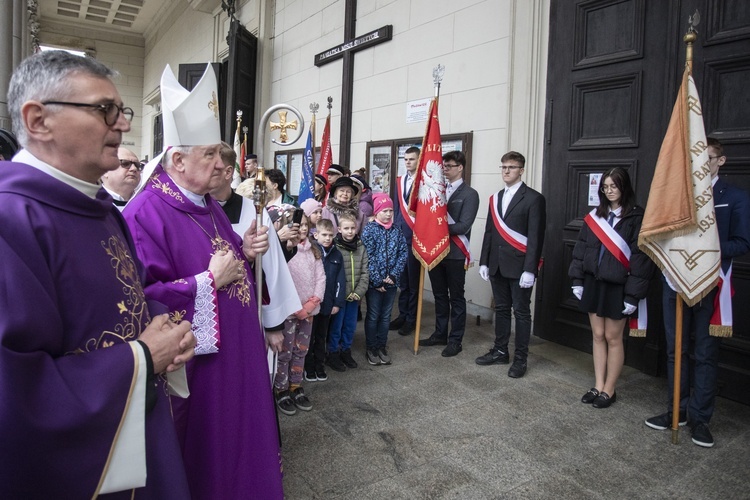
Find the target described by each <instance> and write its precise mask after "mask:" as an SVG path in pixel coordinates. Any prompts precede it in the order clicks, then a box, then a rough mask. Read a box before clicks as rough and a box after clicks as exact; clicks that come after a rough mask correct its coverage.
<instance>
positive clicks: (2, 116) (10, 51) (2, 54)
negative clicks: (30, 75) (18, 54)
mask: <svg viewBox="0 0 750 500" xmlns="http://www.w3.org/2000/svg"><path fill="white" fill-rule="evenodd" d="M17 3H18V2H17V0H0V128H4V129H10V113H9V112H8V97H7V96H8V84H9V83H10V76H11V74H12V73H13V68H14V67H15V65H14V64H13V59H14V52H15V51H14V47H13V46H14V43H13V38H14V37H13V35H14V30H13V24H14V21H15V18H16V15H15V12H14V10H15V4H17Z"/></svg>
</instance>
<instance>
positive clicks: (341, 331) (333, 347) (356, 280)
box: [326, 214, 370, 372]
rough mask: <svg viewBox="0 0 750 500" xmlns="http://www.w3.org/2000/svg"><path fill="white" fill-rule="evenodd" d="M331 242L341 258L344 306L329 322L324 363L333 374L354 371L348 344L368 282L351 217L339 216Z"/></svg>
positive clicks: (355, 325)
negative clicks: (344, 276)
mask: <svg viewBox="0 0 750 500" xmlns="http://www.w3.org/2000/svg"><path fill="white" fill-rule="evenodd" d="M333 242H334V243H335V244H336V248H338V249H339V251H340V252H341V255H342V256H343V257H344V271H345V273H346V292H345V295H346V303H345V304H344V307H342V308H341V310H340V311H339V312H338V314H336V315H335V316H333V317H332V318H331V328H330V330H329V331H328V357H327V360H326V363H327V364H328V366H330V367H331V368H332V369H334V370H336V371H337V372H343V371H346V369H347V368H357V362H356V361H354V358H353V357H352V341H353V340H354V331H355V330H356V329H357V313H358V312H359V301H360V300H362V297H364V296H365V293H366V292H367V288H368V285H369V283H370V279H369V271H368V269H367V251H365V247H364V245H363V243H362V240H360V239H359V236H357V219H356V218H355V217H354V216H353V215H351V214H341V216H339V234H337V235H336V237H335V238H334V240H333Z"/></svg>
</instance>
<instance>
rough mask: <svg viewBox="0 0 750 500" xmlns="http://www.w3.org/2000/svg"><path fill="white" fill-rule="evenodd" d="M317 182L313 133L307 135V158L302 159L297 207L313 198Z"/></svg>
mask: <svg viewBox="0 0 750 500" xmlns="http://www.w3.org/2000/svg"><path fill="white" fill-rule="evenodd" d="M314 187H315V181H314V179H313V151H312V132H308V134H307V145H306V146H305V156H304V158H303V159H302V181H301V182H300V184H299V197H298V198H297V205H299V204H300V203H302V202H303V201H305V200H306V199H308V198H313V197H314V196H315V195H314V194H313V189H314Z"/></svg>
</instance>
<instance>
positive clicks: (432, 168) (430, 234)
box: [409, 99, 451, 271]
mask: <svg viewBox="0 0 750 500" xmlns="http://www.w3.org/2000/svg"><path fill="white" fill-rule="evenodd" d="M414 175H415V177H414V189H412V190H411V197H410V198H409V213H410V214H411V215H412V216H414V228H413V229H414V236H413V237H412V251H413V252H414V256H415V257H416V258H417V260H419V261H420V262H421V263H422V265H423V266H424V267H426V268H427V270H428V271H429V270H430V269H432V268H433V267H435V266H436V265H438V264H439V263H440V261H441V260H443V258H444V257H445V256H446V255H448V252H450V248H451V246H450V237H449V235H448V205H447V201H446V198H445V177H444V175H443V146H442V141H441V139H440V122H439V120H438V101H437V99H433V100H432V103H431V104H430V115H429V119H428V120H427V130H426V131H425V134H424V139H423V140H422V151H421V152H420V153H419V166H418V167H417V172H416V173H415V174H414Z"/></svg>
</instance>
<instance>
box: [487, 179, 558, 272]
mask: <svg viewBox="0 0 750 500" xmlns="http://www.w3.org/2000/svg"><path fill="white" fill-rule="evenodd" d="M504 194H505V189H503V190H501V191H500V192H499V193H498V196H497V205H498V206H497V211H498V213H499V214H501V217H502V201H503V195H504ZM490 200H492V198H490ZM490 202H491V201H490ZM492 211H493V208H492V206H490V207H489V212H488V214H487V225H486V226H485V229H484V239H483V240H482V256H481V258H480V259H479V265H481V266H487V267H489V270H490V275H493V274H495V273H497V272H499V273H500V275H501V276H502V277H503V278H510V279H517V278H520V277H521V274H523V273H524V272H530V273H533V274H534V276H536V274H537V272H538V269H539V259H540V258H541V257H542V245H544V230H545V228H546V224H547V209H546V202H545V200H544V196H542V195H541V193H539V192H538V191H534V190H533V189H531V188H530V187H529V186H527V185H526V184H525V183H524V184H521V187H519V188H518V191H516V194H515V195H514V196H513V199H511V201H510V205H508V210H507V211H506V213H505V217H502V218H503V220H504V221H505V223H506V224H507V225H508V227H509V228H511V229H513V230H514V231H517V232H519V233H521V234H523V235H525V236H526V237H527V238H528V242H527V244H526V253H523V252H520V251H519V250H516V249H515V248H513V247H512V246H511V245H510V244H509V243H508V242H507V241H505V239H503V237H502V236H500V233H499V232H498V231H497V229H496V228H495V223H494V222H493V220H492Z"/></svg>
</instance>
